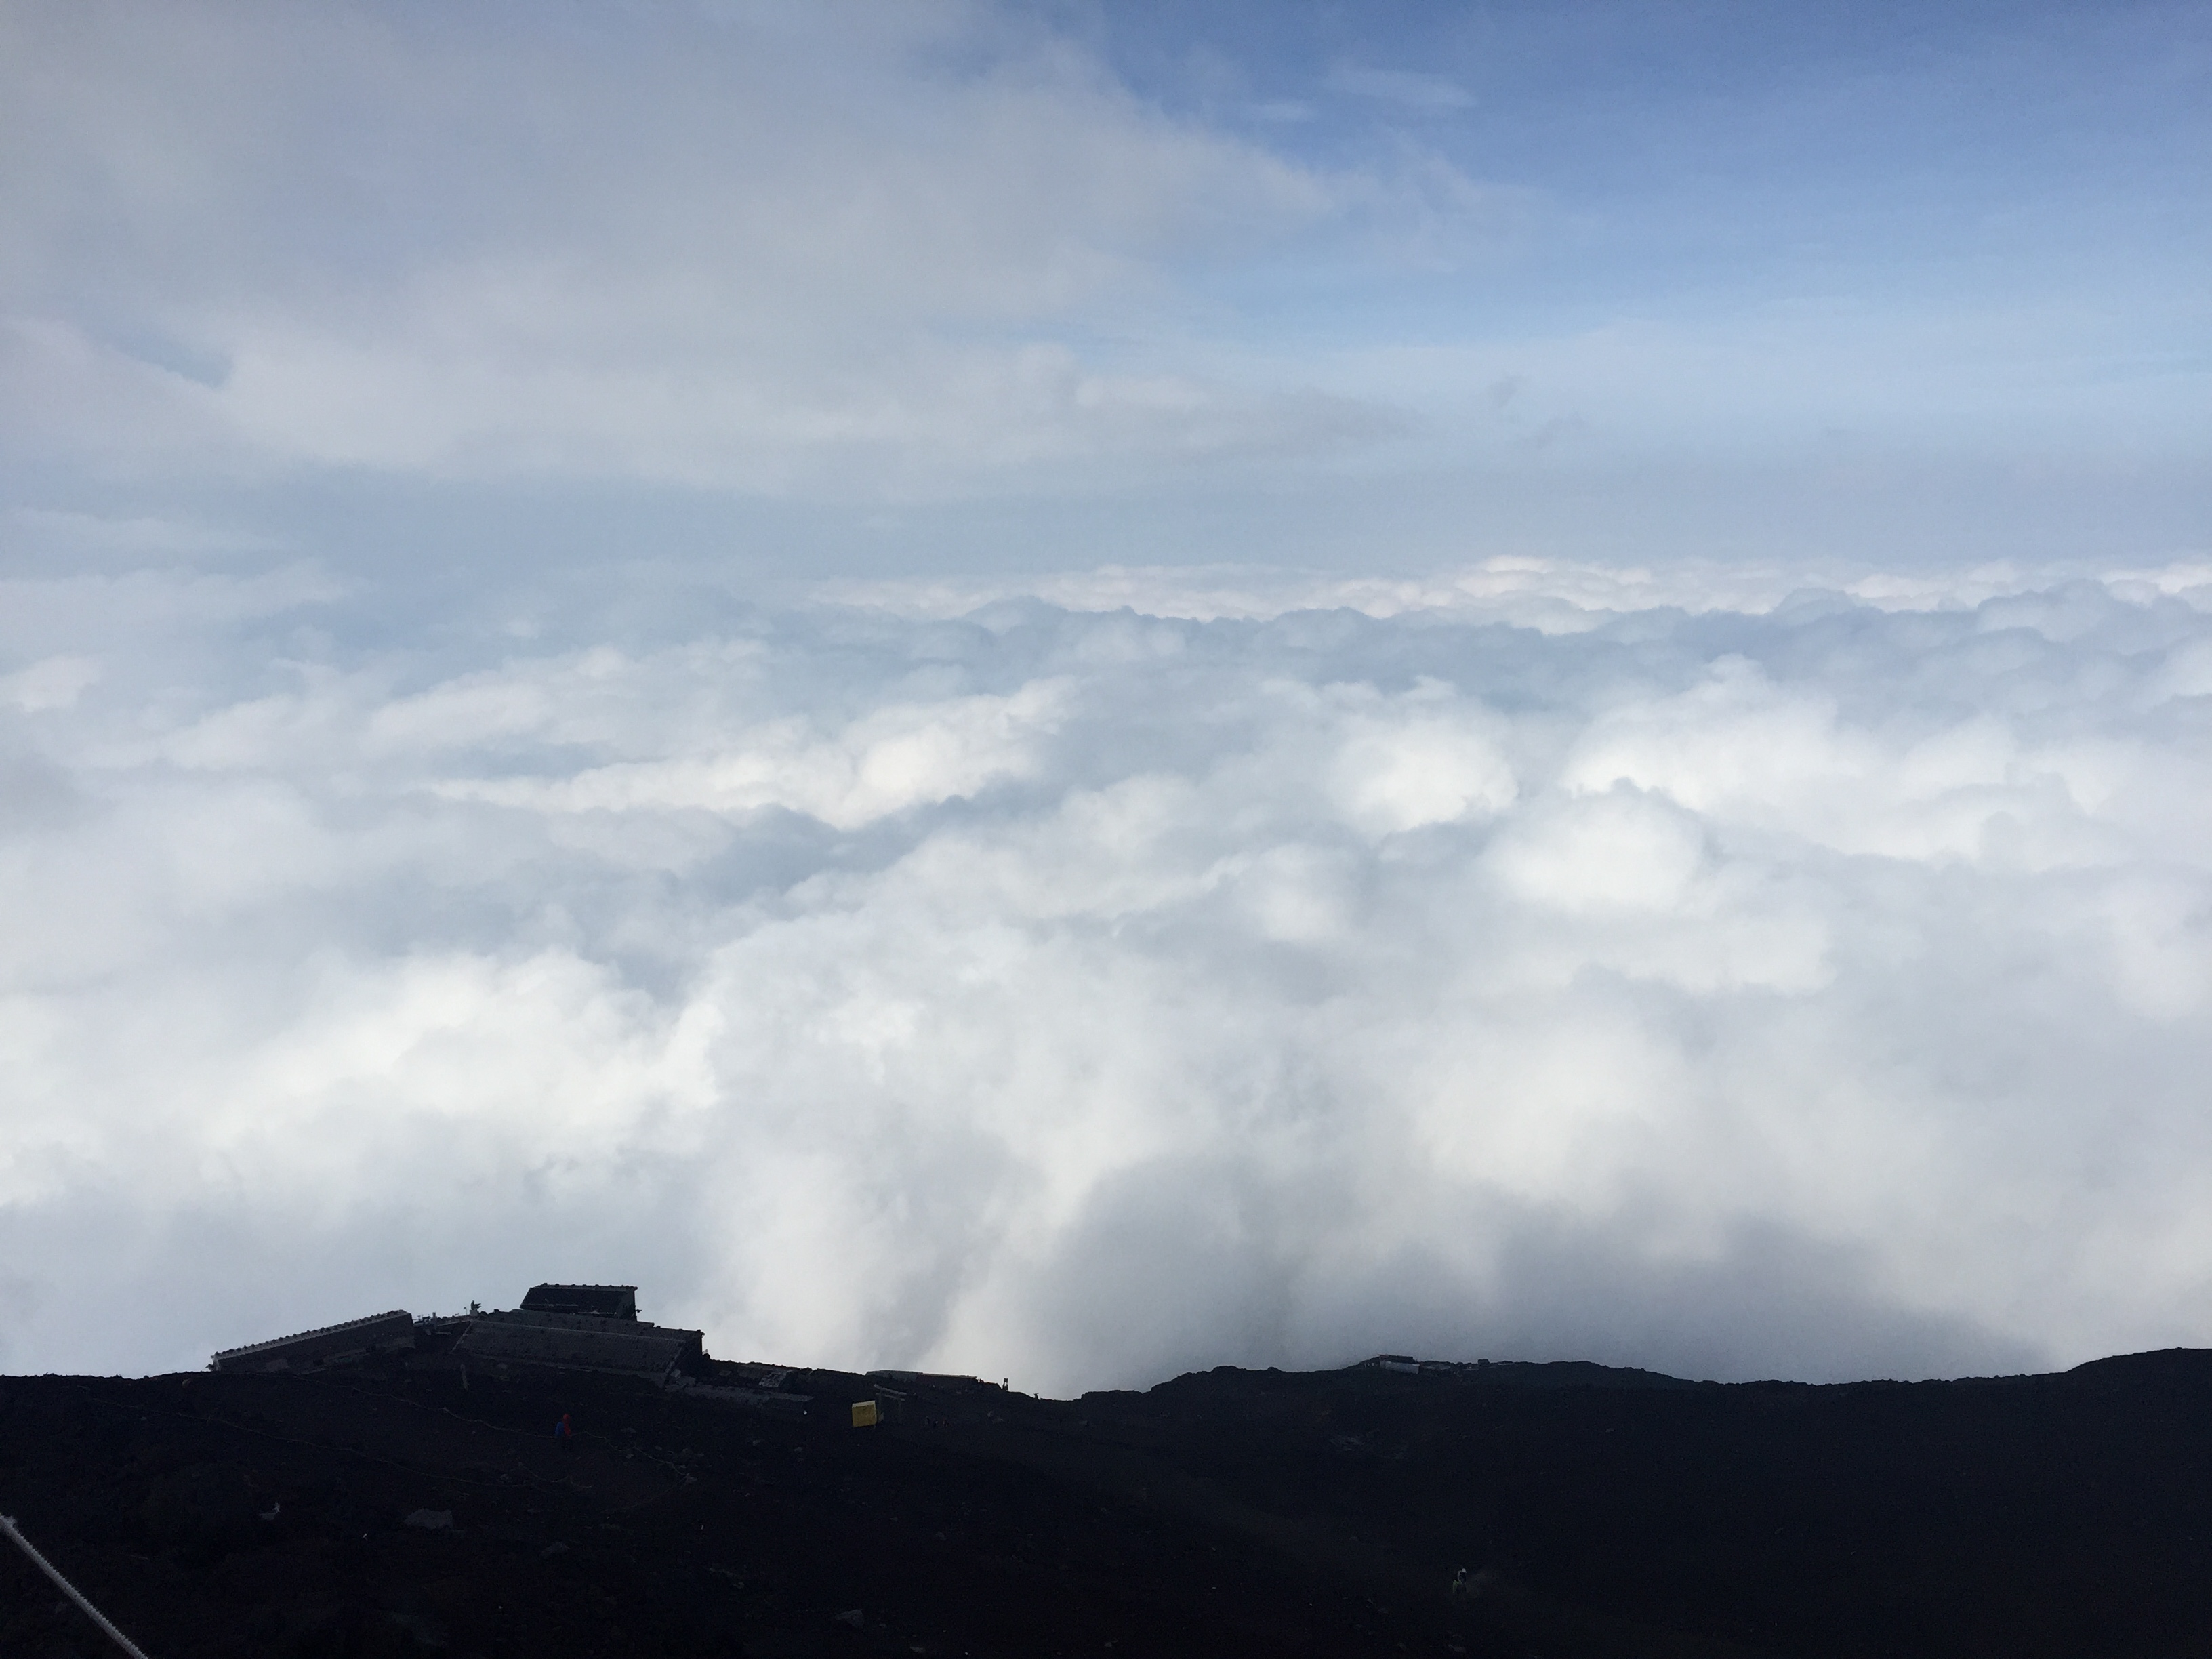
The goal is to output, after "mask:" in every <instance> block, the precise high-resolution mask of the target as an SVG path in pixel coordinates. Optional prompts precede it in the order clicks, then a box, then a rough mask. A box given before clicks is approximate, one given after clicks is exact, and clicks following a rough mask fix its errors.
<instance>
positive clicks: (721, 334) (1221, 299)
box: [0, 4, 2212, 580]
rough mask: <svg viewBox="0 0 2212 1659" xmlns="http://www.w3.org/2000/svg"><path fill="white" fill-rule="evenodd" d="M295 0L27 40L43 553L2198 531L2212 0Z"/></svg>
mask: <svg viewBox="0 0 2212 1659" xmlns="http://www.w3.org/2000/svg"><path fill="white" fill-rule="evenodd" d="M246 18H247V14H245V13H240V12H234V11H229V10H227V9H221V8H215V9H206V8H180V9H177V10H175V11H173V13H171V14H170V15H167V17H165V18H164V19H163V20H162V22H161V25H160V26H159V27H149V26H147V25H146V24H145V23H144V22H143V20H126V19H125V15H124V14H122V13H120V12H117V11H111V10H107V9H101V8H99V7H83V8H48V9H39V8H27V9H23V10H21V12H19V13H18V14H16V15H15V17H14V18H13V20H12V21H11V22H10V24H9V28H10V31H11V33H13V34H14V35H15V48H14V49H13V50H11V51H10V52H9V63H10V64H12V65H14V66H15V74H16V75H17V76H18V77H19V84H18V85H17V86H16V88H15V89H14V94H13V95H11V96H10V98H9V107H10V108H11V109H12V110H13V111H14V112H15V113H14V114H13V115H12V116H11V117H10V118H9V119H10V120H11V121H12V122H13V124H14V127H15V131H14V132H13V134H12V136H11V137H10V140H9V154H11V155H15V156H17V157H20V158H22V159H21V161H19V163H18V165H17V166H16V167H15V168H14V170H13V172H12V173H11V175H10V177H9V179H8V181H7V184H6V194H5V197H4V201H0V212H4V213H5V214H6V216H7V219H8V224H9V237H8V240H9V245H10V246H11V247H12V248H13V249H14V250H15V252H14V253H13V254H12V256H11V257H10V258H9V259H8V260H7V262H6V263H5V264H4V265H0V282H4V283H5V289H4V295H5V302H6V308H7V312H8V314H9V318H10V319H11V323H10V326H11V340H10V345H9V356H8V359H7V368H6V372H7V374H8V381H7V398H8V404H9V408H10V410H11V425H10V427H9V439H10V441H9V447H8V453H9V462H8V465H7V469H6V472H5V476H4V479H3V480H0V482H4V483H5V486H6V488H7V490H8V493H9V499H10V501H11V502H12V503H13V505H14V506H15V508H16V512H15V516H14V517H13V518H12V519H11V520H10V522H9V528H8V532H7V533H8V535H9V546H10V549H11V551H12V552H13V553H14V555H15V556H17V557H29V558H63V559H66V558H67V557H68V556H69V554H68V551H67V550H66V549H64V548H63V547H62V546H61V544H60V543H59V541H58V540H57V539H56V538H55V537H54V536H53V535H52V533H50V531H48V530H41V529H40V527H39V526H40V525H42V524H48V523H49V521H48V520H43V519H40V518H38V517H37V516H35V515H37V514H38V513H42V512H43V513H52V512H63V513H72V514H81V515H86V516H87V517H88V519H90V520H107V519H116V518H128V519H146V518H154V519H161V520H177V521H178V522H179V524H180V525H183V526H189V527H188V528H186V529H183V530H180V531H179V535H180V536H182V537H183V538H185V539H193V540H197V541H200V542H203V543H204V542H209V541H210V540H214V541H227V542H228V543H229V544H232V545H233V546H234V547H238V548H243V547H245V546H246V544H252V543H256V542H260V543H274V544H281V545H282V546H283V548H285V549H289V550H292V551H293V552H294V553H296V554H303V555H306V556H319V557H325V558H335V559H337V560H340V561H341V562H349V561H351V560H354V559H356V558H358V557H362V556H369V555H366V554H365V553H364V552H363V551H362V549H360V548H359V547H358V546H357V545H356V541H357V539H358V538H356V537H354V536H353V535H351V534H349V532H348V530H347V529H346V527H345V526H347V525H358V526H369V527H370V528H369V530H368V536H369V538H370V539H371V540H372V541H379V540H380V541H385V542H389V541H391V540H393V539H398V540H404V541H406V542H408V543H409V544H411V545H414V546H416V547H419V548H421V549H422V550H424V556H426V557H428V558H429V559H431V560H432V561H433V562H435V560H436V559H438V558H439V557H441V556H452V555H455V554H457V553H459V550H460V546H459V538H462V537H475V538H477V539H476V540H475V541H474V542H473V543H472V544H473V545H475V546H477V548H479V549H481V548H482V547H483V545H484V543H483V538H481V537H477V531H476V530H475V529H474V528H473V527H474V526H482V525H484V524H487V523H489V524H490V525H492V526H504V528H501V529H497V530H495V531H494V532H492V538H493V539H495V540H496V541H497V542H498V543H499V544H500V554H499V557H500V562H501V564H502V565H503V566H507V567H510V568H529V567H530V566H532V564H533V563H537V562H544V561H548V560H562V561H573V560H575V559H579V558H581V559H587V560H591V559H601V558H614V559H616V560H617V561H619V560H620V559H622V558H623V556H625V552H624V550H625V549H631V548H635V547H636V546H637V545H638V544H639V543H640V542H641V540H642V541H643V542H645V543H647V544H652V545H653V547H655V548H656V549H658V550H660V551H661V552H662V553H663V554H665V555H668V556H683V557H704V558H708V559H720V560H722V561H725V562H734V564H733V566H732V568H736V567H738V566H741V567H742V568H744V569H745V570H747V571H748V572H749V573H750V574H751V575H752V577H753V578H754V579H756V580H773V579H775V577H777V576H778V575H779V574H783V573H784V572H786V570H787V568H791V567H796V568H801V569H803V570H805V572H808V573H810V574H855V573H860V572H877V573H884V572H889V571H891V570H900V569H902V570H906V571H908V572H909V573H912V572H918V571H921V570H927V569H947V568H1009V567H1017V568H1018V567H1044V568H1057V567H1060V566H1066V567H1080V566H1084V565H1086V564H1089V563H1094V562H1100V561H1102V560H1111V559H1116V558H1123V557H1127V556H1133V550H1135V551H1136V552H1137V553H1138V554H1139V555H1140V556H1144V557H1148V558H1152V559H1156V560H1163V561H1167V562H1204V561H1207V560H1212V559H1218V558H1222V557H1228V558H1232V559H1239V560H1251V559H1259V560H1261V561H1263V562H1285V563H1291V564H1297V565H1302V566H1308V567H1319V568H1335V567H1339V566H1343V567H1351V566H1355V565H1356V566H1363V567H1366V566H1375V565H1378V564H1380V565H1383V566H1388V567H1390V568H1434V567H1437V566H1439V565H1444V564H1449V563H1453V562H1459V561H1462V560H1465V559H1468V558H1470V557H1482V556H1495V555H1498V554H1500V553H1509V554H1515V555H1533V556H1548V555H1559V556H1577V557H1596V558H1606V559H1614V560H1621V559H1637V558H1646V557H1651V556H1661V557H1665V556H1725V557H1737V558H1744V557H1754V558H1755V557H1771V556H1780V557H1795V556H1808V557H1820V558H1825V559H1827V560H1830V561H1843V562H1851V561H1854V560H1861V561H1863V560H1865V559H1869V558H1874V559H1877V560H1891V561H1894V560H1896V559H1899V558H1905V559H1908V560H1911V561H1913V562H1922V563H1944V562H1961V561H1964V562H1975V561H1979V560H1986V559H1989V558H1992V557H2007V556H2010V557H2016V558H2021V559H2025V560H2027V561H2029V562H2045V563H2051V562H2058V563H2069V564H2075V565H2089V566H2093V565H2095V564H2097V563H2099V562H2110V561H2112V560H2118V561H2120V562H2128V561H2131V560H2141V559H2143V558H2149V557H2160V556H2173V555H2176V554H2178V553H2180V552H2185V551H2187V550H2191V549H2193V548H2197V547H2200V546H2201V545H2202V543H2203V523H2204V516H2205V509H2206V506H2207V497H2206V494H2205V486H2204V482H2203V480H2204V477H2205V473H2206V468H2205V460H2206V456H2205V453H2204V441H2203V424H2204V423H2203V421H2202V419H2201V418H2200V411H2201V410H2202V409H2203V407H2204V406H2205V404H2207V402H2208V398H2207V396H2206V393H2207V389H2208V388H2207V357H2206V347H2205V342H2206V337H2207V325H2208V318H2207V314H2206V312H2207V301H2206V298H2205V292H2204V284H2203V281H2202V276H2201V273H2202V272H2203V270H2204V269H2205V268H2206V267H2207V264H2208V255H2212V246H2208V233H2207V230H2206V227H2207V225H2208V224H2209V223H2212V213H2208V211H2207V210H2208V207H2212V203H2208V200H2207V192H2208V186H2207V185H2206V182H2205V180H2206V179H2207V176H2208V170H2207V168H2206V167H2205V166H2204V162H2205V160H2206V154H2207V143H2206V117H2205V115H2204V110H2205V108H2206V107H2207V100H2206V98H2205V96H2204V92H2205V80H2206V74H2207V61H2208V52H2212V46H2208V32H2207V30H2208V26H2207V24H2206V21H2205V18H2204V15H2203V10H2202V9H2201V8H2195V7H2185V6H2159V5H2145V6H2114V7H2095V8H2086V7H2069V8H2037V7H2026V6H2013V7H2004V6H1969V7H1955V8H1943V9H1941V11H1940V13H1938V14H1935V15H1923V14H1922V13H1920V12H1917V11H1916V10H1915V9H1910V8H1903V7H1897V8H1887V7H1863V6H1862V7H1840V8H1824V9H1804V8H1776V7H1764V6H1756V5H1748V4H1744V5H1682V6H1667V7H1644V6H1607V5H1592V6H1573V7H1557V6H1443V5H1437V6H1411V5H1406V6H1396V7H1389V8H1369V7H1362V8H1353V9H1340V8H1335V7H1328V6H1291V7H1254V8H1247V7H1239V6H1221V7H1213V8H1206V9H1199V10H1197V11H1196V12H1195V13H1193V12H1192V11H1191V9H1187V8H1170V7H1148V6H1118V5H1117V6H1110V7H1079V6H1067V7H1057V6H1056V7H1041V8H1012V9H1004V8H994V7H986V6H974V7H970V6H957V5H946V6H918V7H911V8H898V9H879V8H868V7H830V8H817V9H808V10H806V11H804V12H801V11H798V10H790V9H779V8H775V7H753V6H730V7H720V8H715V7H702V8H690V7H676V6H669V7H636V8H623V9H600V8H592V7H570V8H542V7H526V8H519V7H488V8H480V9H474V10H472V11H471V12H470V13H468V14H466V15H453V14H449V13H446V12H442V11H441V10H439V9H432V8H416V7H386V8H350V9H336V10H332V11H330V12H328V13H326V14H324V15H320V16H319V17H318V18H315V19H312V20H310V19H306V18H294V19H289V20H283V21H277V22H272V21H270V20H269V19H267V18H265V17H257V18H256V20H255V21H253V22H252V23H251V24H249V23H248V22H247V21H246ZM410 405H411V406H412V407H413V409H414V410H416V413H415V414H414V415H413V416H410V415H408V414H406V413H404V412H402V411H403V410H404V409H405V408H407V407H408V406H410ZM1071 502H1080V503H1081V504H1082V510H1081V511H1080V512H1079V513H1069V512H1066V511H1065V510H1063V509H1064V507H1066V504H1068V503H1071ZM336 503H342V504H343V505H342V508H340V509H338V510H333V504H336ZM25 513H31V514H32V515H33V516H32V517H30V518H26V517H25V516H24V515H25ZM463 527H469V528H463ZM87 533H88V536H90V537H91V538H93V539H97V535H98V532H97V526H96V525H94V526H93V527H92V528H91V529H90V530H88V532H87ZM82 539H84V538H80V540H82ZM771 547H775V548H781V549H784V550H787V551H786V553H785V554H784V555H783V556H779V555H777V554H776V553H775V552H771V551H768V550H767V549H769V548H771Z"/></svg>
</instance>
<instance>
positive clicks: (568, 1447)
mask: <svg viewBox="0 0 2212 1659" xmlns="http://www.w3.org/2000/svg"><path fill="white" fill-rule="evenodd" d="M553 1437H554V1439H556V1440H557V1441H558V1442H560V1443H561V1449H562V1451H564V1452H573V1451H574V1450H575V1449H576V1431H575V1429H574V1427H573V1426H572V1425H570V1424H569V1421H568V1413H566V1412H562V1413H561V1420H560V1421H559V1422H558V1423H556V1424H555V1425H553Z"/></svg>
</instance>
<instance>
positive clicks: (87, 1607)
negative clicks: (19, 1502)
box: [0, 1515, 146, 1659]
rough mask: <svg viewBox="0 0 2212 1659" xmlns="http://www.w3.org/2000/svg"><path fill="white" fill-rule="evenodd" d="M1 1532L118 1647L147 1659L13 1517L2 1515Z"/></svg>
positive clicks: (135, 1644)
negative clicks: (40, 1550)
mask: <svg viewBox="0 0 2212 1659" xmlns="http://www.w3.org/2000/svg"><path fill="white" fill-rule="evenodd" d="M0 1532H4V1533H6V1534H8V1536H9V1537H10V1538H12V1539H14V1540H15V1547H16V1548H17V1549H19V1550H21V1551H22V1552H23V1553H24V1554H26V1555H27V1556H29V1557H30V1558H31V1565H33V1566H34V1567H36V1568H37V1569H38V1570H39V1571H40V1572H43V1573H44V1574H46V1577H49V1578H51V1579H52V1580H53V1581H54V1583H55V1585H56V1586H57V1587H58V1589H60V1590H61V1593H62V1594H63V1595H66V1596H68V1597H69V1599H70V1601H74V1602H76V1604H77V1606H78V1607H82V1608H83V1609H84V1616H85V1617H86V1618H88V1619H89V1620H92V1622H93V1623H94V1624H95V1625H97V1626H100V1629H102V1630H104V1631H106V1632H107V1634H108V1638H109V1639H110V1640H112V1642H113V1643H114V1644H115V1645H116V1646H117V1647H118V1648H121V1649H122V1650H124V1652H125V1653H127V1654H129V1655H130V1656H131V1659H146V1656H145V1655H144V1654H143V1652H141V1651H140V1650H139V1648H138V1644H137V1643H136V1642H134V1641H132V1640H131V1638H129V1637H127V1636H125V1634H124V1633H123V1632H121V1631H119V1630H118V1629H116V1628H115V1626H112V1625H111V1624H109V1623H108V1622H107V1616H106V1614H105V1613H101V1612H100V1609H99V1608H98V1607H94V1606H93V1605H92V1603H91V1602H89V1601H86V1600H85V1599H84V1597H83V1596H82V1595H79V1594H78V1592H77V1588H76V1585H75V1584H72V1583H70V1581H69V1580H68V1579H66V1578H64V1577H62V1576H61V1574H60V1573H58V1571H55V1570H54V1564H53V1563H52V1562H51V1561H49V1560H47V1559H46V1557H45V1556H43V1555H41V1554H40V1553H38V1551H37V1550H35V1549H33V1548H32V1547H31V1541H30V1540H29V1539H27V1538H26V1537H24V1536H23V1534H21V1533H20V1532H18V1531H16V1530H15V1517H14V1516H8V1515H0Z"/></svg>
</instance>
